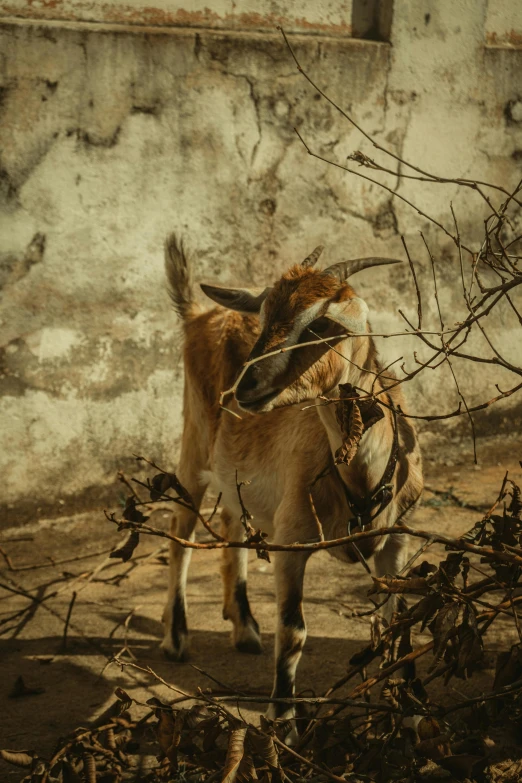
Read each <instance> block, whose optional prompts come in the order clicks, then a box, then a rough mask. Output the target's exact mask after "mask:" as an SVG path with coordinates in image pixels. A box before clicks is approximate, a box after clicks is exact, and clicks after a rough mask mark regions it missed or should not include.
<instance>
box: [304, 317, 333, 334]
mask: <svg viewBox="0 0 522 783" xmlns="http://www.w3.org/2000/svg"><path fill="white" fill-rule="evenodd" d="M329 326H330V321H329V320H328V318H317V319H316V320H315V321H312V323H311V324H310V326H309V327H308V328H309V329H310V331H311V332H315V334H319V335H323V334H325V332H327V331H328V327H329Z"/></svg>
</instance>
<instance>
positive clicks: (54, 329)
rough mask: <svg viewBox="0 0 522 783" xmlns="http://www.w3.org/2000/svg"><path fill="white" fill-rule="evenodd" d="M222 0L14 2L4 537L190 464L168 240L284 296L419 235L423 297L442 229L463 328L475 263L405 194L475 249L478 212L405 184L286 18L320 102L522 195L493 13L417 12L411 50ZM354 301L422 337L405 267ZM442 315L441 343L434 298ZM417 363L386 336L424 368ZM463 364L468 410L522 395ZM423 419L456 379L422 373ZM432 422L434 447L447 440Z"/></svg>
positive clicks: (7, 124)
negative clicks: (501, 389)
mask: <svg viewBox="0 0 522 783" xmlns="http://www.w3.org/2000/svg"><path fill="white" fill-rule="evenodd" d="M167 5H168V8H167ZM189 5H190V4H189ZM208 5H209V4H208V3H205V4H199V3H193V4H192V5H191V6H190V8H189V9H188V10H187V9H186V8H185V9H182V8H181V4H179V3H169V4H164V5H162V4H161V3H158V9H159V10H158V14H157V15H156V16H154V18H153V17H152V15H151V14H152V11H151V9H150V8H144V7H143V8H142V7H141V6H140V5H139V3H138V2H137V0H134V2H132V3H128V4H127V5H124V4H123V3H120V2H114V3H105V4H100V3H98V4H97V3H92V4H82V3H75V2H74V3H73V2H68V3H67V2H57V3H51V2H49V3H42V4H36V3H31V4H26V3H25V2H22V0H9V2H7V0H1V2H0V12H1V13H2V18H1V21H0V286H1V289H0V297H1V298H0V346H1V349H0V350H1V354H0V359H1V375H0V430H1V432H2V441H3V447H2V449H1V450H0V471H1V475H2V485H3V486H2V488H3V499H2V503H3V504H4V506H3V510H4V511H6V512H7V514H4V520H8V521H9V520H10V521H15V520H17V519H23V518H27V517H28V516H30V515H31V514H32V513H33V511H34V510H35V509H37V508H41V509H44V510H45V511H46V512H48V513H59V512H60V509H67V508H69V507H73V506H81V505H90V504H95V503H98V504H100V503H103V502H104V499H105V498H106V497H107V495H108V493H109V494H110V493H111V492H112V491H113V487H114V482H115V474H116V471H117V469H118V468H120V467H122V468H124V469H128V468H129V467H130V465H131V463H132V457H131V455H132V454H133V453H137V452H139V453H145V454H147V455H149V456H151V457H154V458H155V459H156V461H157V462H159V463H160V464H164V465H166V466H169V467H173V466H174V465H175V462H176V454H177V445H178V442H179V436H180V430H181V423H182V419H181V413H182V365H181V361H180V333H179V329H178V327H177V323H176V319H175V316H174V314H173V312H172V310H171V308H170V306H169V300H168V296H167V294H166V290H165V285H164V278H163V258H162V245H163V240H164V237H165V235H166V234H167V232H169V231H172V230H175V231H177V232H179V233H180V234H182V235H183V236H184V237H185V240H186V244H187V245H188V246H189V247H190V248H191V249H192V253H193V261H194V266H195V276H196V278H197V279H200V280H206V281H212V282H216V283H218V284H228V283H237V282H239V283H241V284H244V285H246V284H251V285H261V284H265V283H266V282H269V281H270V280H272V279H273V278H275V277H276V276H277V275H278V274H279V273H280V272H281V271H282V270H284V269H285V268H286V267H287V266H288V265H289V264H290V263H293V262H295V261H296V260H300V259H301V258H303V257H304V256H305V255H306V254H307V253H308V252H310V250H311V249H312V248H313V247H314V246H315V245H317V244H319V243H321V244H324V245H326V248H327V249H326V251H325V254H324V255H325V263H326V262H329V263H333V262H334V261H338V260H341V259H343V258H346V257H350V256H352V257H354V256H361V255H375V254H378V255H390V256H397V255H399V257H402V258H403V257H404V251H403V249H402V244H401V239H400V236H401V234H403V235H405V237H406V240H407V242H408V245H409V247H410V249H411V253H412V255H413V257H414V259H415V263H416V264H417V266H418V272H419V279H420V282H421V283H422V284H423V285H424V286H427V285H428V284H429V279H430V278H429V276H430V275H431V268H430V266H429V264H428V261H427V256H426V252H425V250H423V245H422V243H421V240H420V238H419V232H420V231H423V232H424V234H425V236H426V239H427V240H428V242H429V244H430V247H431V248H432V251H433V253H434V255H435V257H436V263H437V270H438V275H439V287H440V298H441V302H442V305H443V308H444V311H445V312H446V313H447V318H448V321H455V320H458V319H459V317H460V316H462V315H463V311H462V305H461V300H462V296H461V293H460V292H459V289H458V277H457V275H458V267H457V265H456V263H455V259H456V256H455V252H456V251H455V246H454V245H453V244H452V242H451V241H450V240H448V238H447V237H446V236H445V235H444V233H443V232H442V231H440V230H439V229H437V228H435V227H434V226H433V225H432V224H430V223H429V222H428V221H427V220H426V219H425V218H423V217H422V215H420V214H419V213H418V211H417V210H416V209H413V208H412V207H411V206H410V205H409V204H408V203H406V202H405V201H403V200H401V199H400V198H399V196H402V197H403V198H404V199H407V200H408V201H411V202H413V203H414V204H415V206H416V207H417V208H418V209H420V210H421V211H423V212H425V213H429V214H430V215H431V216H433V217H434V218H435V219H436V220H438V221H439V222H441V223H442V224H444V225H445V226H448V227H450V228H451V227H452V219H451V213H450V210H449V204H450V202H453V206H454V209H455V213H456V215H457V217H458V220H459V225H460V231H461V235H462V238H463V240H464V239H465V240H466V241H469V242H475V243H477V242H479V241H480V237H481V232H482V231H483V219H484V217H485V215H486V212H485V210H484V207H483V204H482V202H481V200H480V198H479V197H478V196H477V195H476V194H474V193H473V192H471V191H469V190H468V191H462V190H459V189H458V188H457V187H456V186H455V185H444V184H436V185H426V184H425V183H423V182H420V181H418V180H415V179H410V180H405V179H400V178H398V176H397V172H398V170H402V171H404V169H403V168H401V169H399V167H401V166H402V164H400V163H398V162H397V160H394V159H391V158H386V157H385V156H383V155H382V154H381V153H378V152H377V151H376V150H375V149H374V148H373V147H372V145H371V144H370V143H369V142H368V141H367V140H365V139H364V138H363V136H361V134H360V133H359V132H358V131H357V130H356V129H355V128H354V127H353V126H352V125H350V124H349V122H347V121H346V120H345V119H344V118H343V117H342V116H341V115H340V114H339V112H337V111H336V110H335V108H334V107H333V106H332V105H331V104H329V103H328V102H327V101H326V100H325V99H324V98H323V97H321V96H320V95H319V94H318V93H317V92H316V91H314V89H313V88H312V87H311V86H310V85H309V84H308V83H307V82H306V81H305V79H304V78H303V76H302V75H301V74H300V73H299V72H298V71H297V69H296V67H295V65H294V63H293V61H292V59H291V57H290V55H289V52H288V49H287V48H286V47H285V45H284V41H283V40H282V38H281V35H280V33H279V32H278V31H277V30H275V29H274V26H273V25H274V21H275V22H277V21H283V22H285V23H286V22H288V23H289V31H290V32H291V33H292V34H291V36H290V40H291V43H292V46H293V47H294V48H295V52H296V54H297V56H298V57H299V59H300V61H301V62H302V64H303V66H304V67H305V68H306V70H307V71H308V72H309V73H310V75H311V76H312V77H313V78H314V79H315V81H316V82H317V84H318V86H319V87H320V88H322V89H324V90H326V91H327V92H328V95H330V96H331V97H332V98H334V99H335V101H336V102H337V103H338V104H339V105H340V106H342V107H344V108H346V109H347V110H348V111H349V112H350V113H351V114H352V115H353V116H354V118H356V119H357V121H358V122H359V123H360V124H361V125H362V126H363V127H364V128H365V129H366V130H367V131H368V132H369V133H370V134H372V135H373V137H374V138H375V140H376V141H378V142H379V144H382V145H384V146H386V147H388V148H389V149H390V150H391V151H392V152H393V153H395V154H396V155H398V156H399V157H401V158H405V159H407V160H409V161H412V162H415V163H417V164H418V165H421V166H423V167H425V168H427V169H429V170H430V171H431V172H434V173H436V174H437V175H439V176H441V177H448V176H449V177H455V176H465V177H475V178H478V179H482V180H488V181H493V182H497V183H501V184H503V185H504V186H505V187H507V188H509V187H512V186H514V185H515V184H516V182H517V181H518V180H519V179H520V177H521V176H522V175H521V166H522V49H521V48H520V47H518V46H517V45H516V41H515V43H513V40H515V39H513V37H512V40H511V39H510V40H506V37H505V35H504V32H505V31H504V32H502V31H503V30H504V27H505V24H504V27H503V22H502V20H503V19H504V17H503V16H502V14H500V16H499V14H498V13H496V16H495V14H492V13H491V8H489V10H488V5H487V3H486V2H485V0H483V1H482V2H477V1H475V0H474V1H473V2H472V1H471V0H452V1H451V2H450V1H449V0H437V2H435V0H433V1H432V2H429V1H428V0H425V1H424V2H422V3H412V4H405V3H402V4H399V3H396V6H397V7H396V9H395V12H394V16H393V24H392V27H391V36H390V39H391V43H389V42H386V41H375V40H369V39H368V38H366V39H360V38H359V39H356V38H354V37H352V36H351V32H353V31H352V16H351V3H336V2H333V0H330V2H325V3H320V4H315V3H308V4H307V3H305V4H304V5H303V4H296V3H294V2H292V1H291V0H288V2H286V3H280V4H273V3H265V4H263V3H258V4H256V5H257V10H256V9H254V7H253V4H252V3H249V4H247V3H246V4H245V8H246V10H244V9H242V13H241V14H240V13H239V12H236V11H234V8H233V6H234V4H227V3H225V2H221V3H217V2H216V3H214V5H212V4H211V5H210V11H208V9H207V11H204V8H207V6H208ZM228 5H230V8H228ZM200 6H202V7H200ZM247 6H248V7H247ZM276 6H277V7H276ZM274 7H275V11H274ZM202 8H203V10H202ZM122 9H123V10H122ZM162 9H163V11H162ZM497 10H498V4H497ZM160 11H162V13H160ZM182 11H183V13H181V12H182ZM243 11H244V13H243ZM247 11H248V13H247ZM167 12H168V13H167ZM185 12H186V13H185ZM198 13H205V14H206V17H205V19H203V20H202V18H201V17H198V16H197V14H198ZM254 13H255V14H257V16H255V18H254V16H250V17H249V14H254ZM162 14H163V15H162ZM169 14H170V16H169ZM513 16H514V18H515V17H516V14H514V13H513ZM276 17H277V19H276ZM495 19H497V21H498V20H499V19H500V21H499V27H498V29H499V36H498V40H497V39H494V38H492V37H491V33H492V32H494V30H493V29H492V28H493V27H494V26H495ZM260 20H261V21H260ZM263 20H264V21H263ZM303 20H304V21H303ZM504 21H505V20H504ZM517 23H518V22H517ZM147 25H148V26H147ZM500 32H502V36H501V35H500ZM370 34H371V32H370V33H368V35H370ZM377 37H379V36H377ZM492 42H493V43H494V45H492ZM294 127H296V128H298V129H299V132H300V133H301V135H302V137H303V139H304V140H305V141H306V143H307V145H308V146H309V147H310V149H311V150H312V151H313V152H315V153H317V154H318V155H320V156H322V157H325V158H328V159H331V160H333V161H336V162H338V163H340V164H341V165H346V163H347V156H348V155H350V154H352V153H353V152H355V151H357V150H360V151H362V152H364V153H366V154H368V155H370V156H371V157H375V158H376V159H378V160H379V161H380V162H382V163H386V165H387V166H389V168H390V174H389V175H383V174H380V175H379V178H380V179H381V181H382V182H384V183H385V184H386V185H387V186H388V188H389V190H388V191H386V190H383V189H381V188H380V187H379V186H377V185H375V184H373V183H372V182H370V181H368V180H365V179H362V178H360V177H358V176H356V175H355V174H348V173H346V172H345V171H342V170H340V169H339V168H335V167H333V166H331V165H327V164H326V163H324V162H323V161H321V160H318V159H316V158H313V157H310V156H308V155H307V154H306V150H305V149H304V147H303V144H302V142H301V141H300V140H299V139H298V138H297V136H296V133H295V131H294ZM348 163H349V165H350V166H351V168H352V169H353V170H354V171H356V172H359V173H364V174H367V175H372V172H371V171H368V170H367V169H360V168H359V167H358V166H357V164H355V163H350V162H348ZM394 193H396V194H397V195H393V194H394ZM493 195H494V194H493ZM495 198H497V197H496V196H495ZM496 203H498V199H497V202H496ZM514 220H515V222H516V221H518V222H519V223H520V224H521V225H522V217H521V216H520V215H518V216H517V215H515V216H514ZM357 287H358V289H359V290H360V291H361V292H362V294H363V295H364V296H365V297H366V299H367V301H368V304H369V306H370V309H371V312H372V323H373V327H374V330H375V331H384V330H387V331H389V330H394V331H397V330H399V331H402V330H403V328H404V322H403V321H402V320H401V318H400V316H399V315H398V312H397V311H398V309H399V308H403V309H404V310H405V311H406V312H407V313H409V314H410V315H412V316H413V315H414V314H415V311H416V304H415V300H414V289H413V285H412V282H411V278H410V273H409V269H408V266H407V264H403V265H402V268H401V267H397V268H394V269H393V272H387V271H379V272H378V273H376V274H375V275H373V276H372V275H369V274H366V275H361V277H360V280H359V281H358V282H357ZM425 308H426V319H427V321H428V322H429V321H430V318H431V322H432V323H433V324H434V325H436V321H435V320H434V318H435V309H434V303H433V301H432V300H431V299H430V300H429V301H427V302H426V305H425ZM516 327H517V321H516V318H515V316H514V314H513V312H512V311H511V312H509V311H502V312H499V314H498V315H497V316H496V317H495V318H494V319H493V322H492V324H491V326H490V329H491V335H492V337H493V338H494V339H495V340H499V341H501V342H502V345H503V346H504V349H505V353H506V355H507V356H508V357H509V356H510V357H512V358H513V359H516V358H517V357H518V360H519V362H520V351H521V349H520V345H519V344H518V343H517V341H516V339H515V334H516ZM413 347H417V346H413V345H412V341H411V338H396V339H394V340H393V341H392V340H387V341H385V342H383V343H382V349H383V351H384V354H385V355H386V357H389V358H390V359H392V358H397V357H399V356H401V355H403V356H404V357H405V359H407V364H408V366H409V367H410V368H411V367H412V363H413V361H414V359H413V358H412V356H411V354H412V349H413ZM457 371H459V368H457ZM459 372H461V378H460V381H461V386H462V389H463V391H464V392H465V394H466V395H467V396H468V398H469V402H470V403H474V402H477V401H481V400H483V399H487V398H488V397H492V396H494V394H495V393H496V390H495V387H494V382H498V383H500V385H501V386H502V384H506V383H509V382H510V380H512V379H510V378H509V377H506V375H503V374H502V373H499V372H497V373H490V374H488V372H487V368H486V370H485V369H484V367H476V366H473V367H468V368H463V369H462V370H461V371H459ZM409 401H410V407H411V408H412V409H413V410H415V411H416V412H419V413H429V412H433V411H434V410H440V407H441V405H442V406H443V407H444V409H446V410H451V409H453V408H455V407H456V401H457V397H456V392H455V389H454V387H453V385H452V381H451V378H450V376H449V374H448V373H447V372H446V371H445V370H442V371H441V373H438V374H435V373H431V372H426V373H424V374H423V375H421V376H420V379H419V381H418V382H416V383H415V385H414V384H411V385H410V387H409ZM519 411H520V407H519V403H517V400H516V399H512V400H509V401H507V402H506V403H504V404H503V405H502V406H500V407H499V408H497V409H495V411H492V412H491V413H490V415H489V417H488V415H487V414H485V415H484V416H483V417H482V418H481V417H479V420H478V427H479V430H480V432H483V433H485V434H487V433H491V432H499V431H501V430H502V429H503V428H504V429H507V430H512V429H513V427H514V422H516V421H519V418H517V416H519ZM463 428H464V424H463V423H462V421H461V420H457V419H454V420H451V421H450V422H449V423H447V424H446V425H444V427H443V430H442V434H444V436H445V437H446V436H451V437H452V438H453V439H454V440H455V442H457V441H458V439H459V438H461V437H463V433H464V429H463ZM421 430H422V431H423V437H424V439H425V442H426V443H428V444H433V443H434V442H435V440H436V439H437V438H438V437H442V435H440V436H439V434H438V433H440V432H441V430H440V429H439V430H434V429H433V427H432V426H428V425H426V424H424V425H421ZM430 447H431V446H430Z"/></svg>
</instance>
